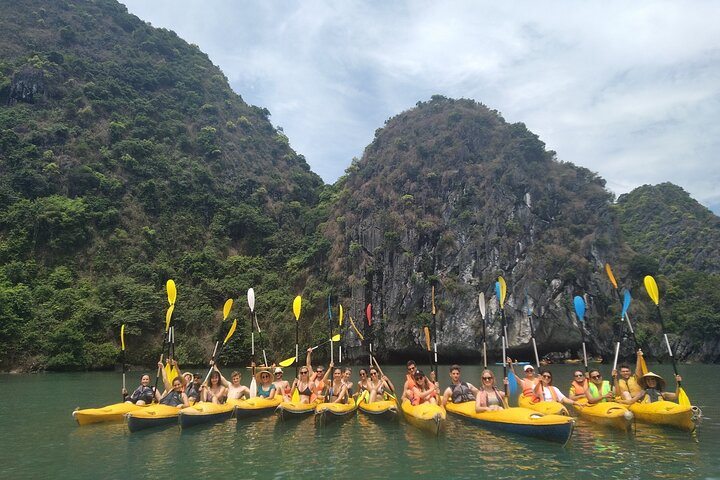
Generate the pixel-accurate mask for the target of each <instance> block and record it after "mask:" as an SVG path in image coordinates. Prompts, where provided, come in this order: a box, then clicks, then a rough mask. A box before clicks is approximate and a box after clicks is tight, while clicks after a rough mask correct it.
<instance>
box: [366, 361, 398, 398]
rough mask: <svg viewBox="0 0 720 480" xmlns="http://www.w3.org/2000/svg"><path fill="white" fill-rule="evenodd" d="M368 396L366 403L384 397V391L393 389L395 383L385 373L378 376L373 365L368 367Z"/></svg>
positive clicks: (378, 373)
mask: <svg viewBox="0 0 720 480" xmlns="http://www.w3.org/2000/svg"><path fill="white" fill-rule="evenodd" d="M367 384H368V391H369V397H368V399H367V403H374V402H378V401H381V400H384V398H385V391H386V390H389V391H395V385H393V384H392V382H391V381H390V379H389V378H388V377H386V376H385V375H382V376H380V372H379V371H378V369H377V368H375V367H370V379H369V380H368V383H367Z"/></svg>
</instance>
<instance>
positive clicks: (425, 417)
mask: <svg viewBox="0 0 720 480" xmlns="http://www.w3.org/2000/svg"><path fill="white" fill-rule="evenodd" d="M400 408H401V409H402V412H403V416H404V417H405V420H407V422H408V423H409V424H410V425H413V426H415V427H417V428H419V429H420V430H425V431H426V432H430V433H432V434H433V435H438V434H439V433H440V432H441V431H442V430H443V429H444V428H445V420H446V418H447V414H446V412H445V409H444V408H443V407H441V406H440V405H435V404H433V403H421V404H420V405H413V404H412V403H410V400H408V399H405V400H403V402H402V405H401V406H400Z"/></svg>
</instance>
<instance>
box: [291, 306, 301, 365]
mask: <svg viewBox="0 0 720 480" xmlns="http://www.w3.org/2000/svg"><path fill="white" fill-rule="evenodd" d="M301 310H302V297H300V295H298V296H297V297H295V300H293V314H294V315H295V378H297V377H298V362H299V355H300V347H299V345H300V312H301Z"/></svg>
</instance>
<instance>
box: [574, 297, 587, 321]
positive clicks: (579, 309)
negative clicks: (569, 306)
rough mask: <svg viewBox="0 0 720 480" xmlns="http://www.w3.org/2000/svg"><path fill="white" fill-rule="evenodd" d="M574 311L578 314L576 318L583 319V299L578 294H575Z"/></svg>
mask: <svg viewBox="0 0 720 480" xmlns="http://www.w3.org/2000/svg"><path fill="white" fill-rule="evenodd" d="M575 313H576V314H577V316H578V320H580V321H582V322H584V321H585V300H583V298H582V297H581V296H579V295H577V296H575Z"/></svg>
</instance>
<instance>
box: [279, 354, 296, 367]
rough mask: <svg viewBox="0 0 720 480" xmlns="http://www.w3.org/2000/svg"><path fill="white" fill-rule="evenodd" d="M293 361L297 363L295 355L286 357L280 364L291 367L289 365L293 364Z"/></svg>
mask: <svg viewBox="0 0 720 480" xmlns="http://www.w3.org/2000/svg"><path fill="white" fill-rule="evenodd" d="M293 363H295V357H294V356H293V357H290V358H288V359H286V360H283V361H282V362H280V363H279V365H280V366H281V367H289V366H290V365H292V364H293Z"/></svg>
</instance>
